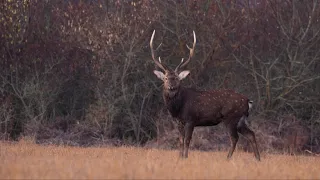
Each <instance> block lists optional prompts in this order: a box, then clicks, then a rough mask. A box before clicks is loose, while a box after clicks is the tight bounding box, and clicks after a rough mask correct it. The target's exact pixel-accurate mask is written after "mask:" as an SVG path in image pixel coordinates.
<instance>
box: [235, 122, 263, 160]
mask: <svg viewBox="0 0 320 180" xmlns="http://www.w3.org/2000/svg"><path fill="white" fill-rule="evenodd" d="M246 119H247V117H244V116H243V117H242V118H241V119H240V121H239V123H238V126H237V130H238V132H239V133H240V134H242V135H243V136H244V137H245V138H246V139H247V140H248V141H249V142H250V144H251V147H252V148H253V151H254V155H255V157H256V159H257V160H258V161H260V153H259V150H258V145H257V141H256V136H255V133H254V132H253V131H252V130H251V129H250V128H249V127H248V126H247V124H246V123H245V121H246Z"/></svg>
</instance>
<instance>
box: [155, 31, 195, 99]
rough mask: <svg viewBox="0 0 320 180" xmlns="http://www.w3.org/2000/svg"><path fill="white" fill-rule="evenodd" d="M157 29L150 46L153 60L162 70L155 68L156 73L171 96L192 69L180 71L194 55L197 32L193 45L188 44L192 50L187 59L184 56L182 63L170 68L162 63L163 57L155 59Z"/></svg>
mask: <svg viewBox="0 0 320 180" xmlns="http://www.w3.org/2000/svg"><path fill="white" fill-rule="evenodd" d="M154 34H155V30H154V31H153V33H152V36H151V40H150V48H151V55H152V59H153V61H154V62H155V63H156V65H157V66H158V67H159V68H160V69H161V70H162V71H158V70H154V71H153V72H154V74H155V75H156V76H157V77H158V78H159V79H161V80H162V81H163V84H164V91H165V92H166V93H167V94H168V95H169V96H171V97H172V96H174V95H175V94H176V93H177V92H178V91H179V88H180V81H181V80H182V79H184V78H186V77H187V76H188V75H189V73H190V71H189V70H184V71H180V69H181V68H183V67H184V66H186V65H187V64H188V63H189V61H190V60H191V58H192V56H193V55H194V48H195V45H196V34H195V32H194V31H193V46H192V48H190V47H189V46H188V45H187V47H188V49H189V50H190V55H189V58H188V60H187V61H184V59H183V58H182V60H181V62H180V64H179V65H178V66H177V67H176V69H175V70H171V69H169V68H168V67H167V66H166V65H164V64H162V63H161V58H160V57H159V60H158V61H157V60H156V59H155V55H154V49H153V38H154Z"/></svg>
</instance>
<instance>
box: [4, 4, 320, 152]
mask: <svg viewBox="0 0 320 180" xmlns="http://www.w3.org/2000/svg"><path fill="white" fill-rule="evenodd" d="M319 6H320V4H319V3H318V2H317V1H276V0H267V1H250V0H249V1H245V2H244V1H233V0H226V1H202V0H200V1H191V0H190V1H189V0H188V1H171V0H168V1H143V0H136V1H117V0H107V1H101V0H100V1H85V0H83V1H61V0H51V1H28V0H27V1H22V0H21V1H9V0H6V1H3V2H1V12H0V13H1V14H0V16H1V17H0V21H1V30H0V38H1V40H0V44H1V49H0V51H1V52H0V53H1V62H0V63H1V65H0V66H1V71H0V76H1V80H0V83H1V84H0V93H1V94H0V105H1V109H0V121H1V126H0V132H1V138H2V139H17V138H18V137H19V136H21V135H24V136H33V137H35V138H36V139H37V140H38V142H48V141H51V142H55V143H57V142H60V143H66V142H70V143H69V144H75V145H93V144H95V143H96V144H99V143H103V142H106V143H110V142H114V143H113V144H119V142H120V143H126V144H144V143H146V142H147V141H148V140H153V141H155V139H159V138H160V137H161V138H160V139H163V136H165V135H167V136H172V135H170V134H171V133H170V131H172V130H173V127H174V124H173V122H172V121H171V118H170V116H169V115H168V113H167V112H166V110H165V109H164V107H163V101H162V97H161V95H160V91H161V82H159V81H158V80H156V78H155V77H154V75H153V74H152V70H153V69H154V68H155V65H154V64H153V63H152V61H151V59H150V57H151V56H150V49H149V47H148V42H149V38H150V36H151V32H152V31H153V29H156V31H157V37H156V39H155V41H156V42H155V43H156V44H160V43H162V45H161V46H160V47H159V49H158V50H157V54H158V56H160V55H161V57H162V61H163V62H164V63H166V64H168V65H169V66H171V67H173V66H175V65H177V64H178V62H179V61H180V60H181V58H182V57H185V56H187V55H188V54H187V53H188V51H187V48H186V46H185V44H190V43H191V41H192V34H191V32H192V30H195V32H196V34H197V39H198V42H197V46H196V55H195V58H194V59H193V60H192V62H191V63H190V65H189V69H190V70H191V71H192V73H191V76H190V78H189V79H188V80H187V81H186V82H184V83H185V84H186V85H187V84H188V85H187V86H194V87H198V88H203V89H208V88H231V89H235V90H237V91H239V92H241V93H244V94H246V95H247V96H248V97H250V98H251V99H253V100H254V102H255V106H254V111H253V113H251V114H252V116H251V119H252V121H253V122H252V126H253V128H254V129H255V130H256V131H257V132H258V134H259V132H260V134H261V136H260V142H261V144H263V146H264V147H266V148H269V149H274V148H276V147H279V146H280V145H279V142H282V143H280V144H282V145H283V144H284V142H287V141H285V140H284V139H283V138H286V137H287V136H289V137H287V139H290V138H291V139H292V137H291V136H290V135H286V136H285V135H283V134H286V133H285V132H286V131H290V130H289V129H290V128H286V127H289V126H288V125H287V126H284V124H288V122H289V121H288V120H287V119H288V118H287V117H293V118H294V119H295V121H294V122H299V126H297V127H301V128H300V129H307V131H308V132H310V134H309V135H308V138H307V139H308V141H307V142H305V143H303V145H301V146H304V147H305V148H307V149H310V150H316V149H315V148H316V147H318V146H319V143H320V139H319V135H320V127H319V125H320V121H319V118H320V104H319V102H320V94H319V92H320V75H319V72H320V65H319V55H320V34H319V29H320V22H319V21H320V20H319V17H320V8H319ZM291 119H292V118H291ZM290 122H291V121H290ZM289 124H290V123H289ZM293 124H294V123H293ZM270 127H272V128H270ZM211 129H212V130H210V131H205V132H206V133H207V134H206V133H205V132H203V133H202V134H205V135H204V136H203V137H206V136H207V137H210V134H213V133H212V132H213V131H214V130H217V128H211ZM218 129H219V128H218ZM299 132H300V131H299ZM301 132H305V130H304V131H301ZM214 134H215V136H217V134H216V133H214ZM287 134H288V133H287ZM221 136H223V137H221V138H220V139H226V138H224V137H225V136H226V134H221ZM57 138H60V139H59V140H57ZM207 139H210V138H207ZM280 140H281V141H280ZM94 142H95V143H94ZM150 142H152V141H150ZM204 142H207V143H202V144H201V145H197V146H196V147H199V146H206V144H208V143H209V142H208V141H204ZM223 142H224V143H226V144H228V143H229V142H225V141H223ZM210 143H211V144H212V143H220V144H221V142H218V141H217V142H210ZM293 143H294V142H293ZM148 144H150V143H148ZM274 144H275V145H274ZM212 148H214V147H212ZM204 149H206V148H204Z"/></svg>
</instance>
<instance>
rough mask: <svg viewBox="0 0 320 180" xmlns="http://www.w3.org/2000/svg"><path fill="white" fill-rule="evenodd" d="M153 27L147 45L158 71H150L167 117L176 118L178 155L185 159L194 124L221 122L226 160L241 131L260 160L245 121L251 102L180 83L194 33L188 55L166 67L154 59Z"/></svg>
mask: <svg viewBox="0 0 320 180" xmlns="http://www.w3.org/2000/svg"><path fill="white" fill-rule="evenodd" d="M154 35H155V30H154V31H153V34H152V36H151V40H150V48H151V55H152V59H153V61H154V63H155V64H156V65H157V66H158V67H159V68H160V69H161V70H162V71H158V70H154V71H153V72H154V74H155V75H156V76H157V77H158V78H159V79H161V80H162V81H163V94H162V95H163V99H164V102H165V105H166V108H167V109H168V111H169V112H170V114H171V116H172V117H173V118H174V119H176V120H177V122H178V123H177V124H178V130H179V134H180V137H179V140H180V157H181V158H188V149H189V144H190V140H191V138H192V133H193V130H194V128H195V127H197V126H215V125H218V124H219V123H221V122H222V123H223V124H224V125H225V126H226V128H227V130H228V134H229V137H230V142H231V147H230V149H229V153H228V156H227V159H230V158H231V156H232V154H233V152H234V149H235V147H236V144H237V142H238V139H239V135H238V133H240V134H242V135H243V136H244V137H245V138H246V139H247V140H248V141H249V142H250V144H251V146H252V147H253V150H254V154H255V158H256V159H257V160H258V161H260V154H259V151H258V146H257V142H256V138H255V133H254V132H253V131H252V130H251V129H249V127H248V126H247V124H246V121H247V118H248V116H249V109H250V108H251V107H252V101H250V100H249V99H248V98H247V97H246V96H244V95H242V94H239V93H236V92H234V91H233V90H222V89H221V90H209V91H204V90H197V89H194V88H186V87H183V86H182V85H181V80H183V79H184V78H186V77H187V76H188V75H189V73H190V71H189V70H183V71H180V69H182V68H183V67H185V66H186V65H187V64H188V63H189V62H190V60H191V58H192V57H193V55H194V50H195V45H196V34H195V32H194V31H193V45H192V47H191V48H190V47H189V46H188V45H187V48H188V49H189V51H190V54H189V58H188V59H187V60H186V61H184V59H183V58H182V60H181V62H180V64H179V65H178V66H177V67H176V68H175V70H172V69H169V68H168V67H167V66H165V65H164V64H162V62H161V58H160V57H159V61H157V60H156V58H155V53H154V49H153V39H154Z"/></svg>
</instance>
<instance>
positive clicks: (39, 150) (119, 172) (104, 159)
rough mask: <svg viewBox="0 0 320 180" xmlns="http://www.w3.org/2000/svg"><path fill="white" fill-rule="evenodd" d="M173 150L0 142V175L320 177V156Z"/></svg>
mask: <svg viewBox="0 0 320 180" xmlns="http://www.w3.org/2000/svg"><path fill="white" fill-rule="evenodd" d="M226 155H227V152H199V151H190V152H189V158H188V159H179V158H178V152H177V151H167V150H158V149H144V148H134V147H118V148H116V147H114V148H113V147H111V148H78V147H63V146H41V145H36V144H34V143H28V142H25V141H23V142H19V143H16V144H12V143H6V142H1V143H0V179H23V178H24V179H62V178H63V179H70V178H72V179H320V159H319V158H318V157H311V156H288V155H271V154H263V153H262V161H261V162H257V161H256V160H255V159H254V157H253V155H252V154H251V153H245V152H240V151H236V152H235V153H234V156H233V158H232V159H231V160H229V161H227V160H226Z"/></svg>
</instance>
